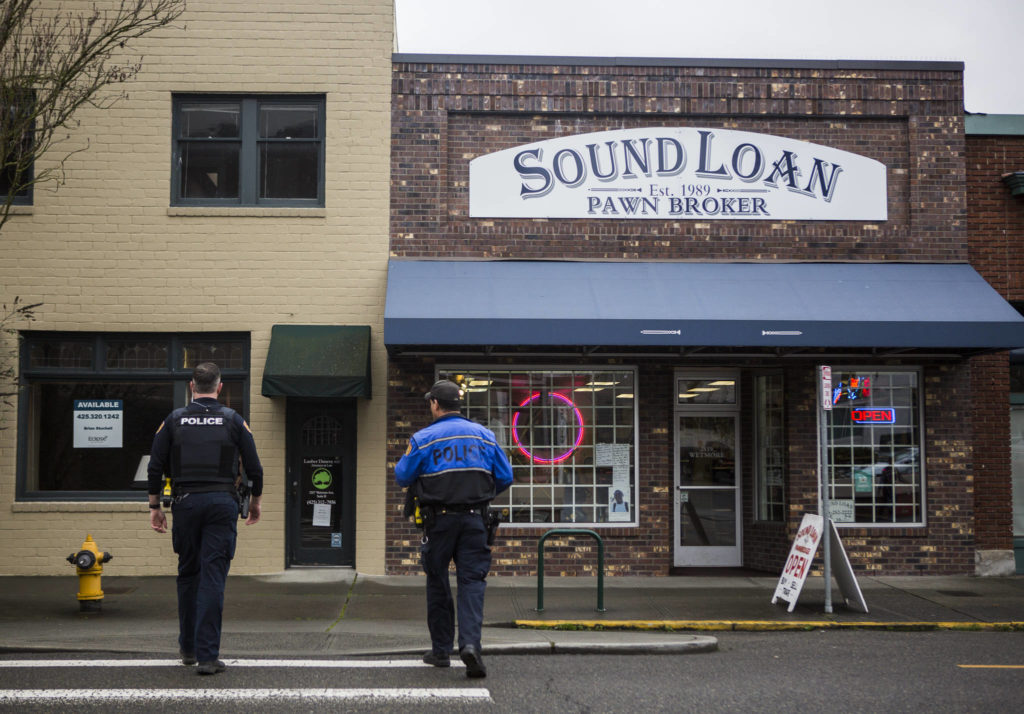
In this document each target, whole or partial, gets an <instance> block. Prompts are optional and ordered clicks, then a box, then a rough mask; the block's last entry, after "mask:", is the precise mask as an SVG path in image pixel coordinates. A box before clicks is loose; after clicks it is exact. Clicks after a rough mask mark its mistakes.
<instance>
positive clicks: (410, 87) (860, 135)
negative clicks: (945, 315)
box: [391, 62, 967, 261]
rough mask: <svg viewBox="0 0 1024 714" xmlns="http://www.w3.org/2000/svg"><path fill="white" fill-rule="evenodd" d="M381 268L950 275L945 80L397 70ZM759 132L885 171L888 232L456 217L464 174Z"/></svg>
mask: <svg viewBox="0 0 1024 714" xmlns="http://www.w3.org/2000/svg"><path fill="white" fill-rule="evenodd" d="M393 76H394V82H393V86H392V91H393V98H392V107H393V111H392V164H391V166H392V178H391V201H392V241H391V250H392V255H395V256H402V257H444V258H452V257H465V258H481V257H484V258H525V259H530V258H553V259H564V258H565V257H567V256H572V257H576V258H590V259H612V260H616V259H628V260H637V259H642V260H663V259H670V260H678V259H681V258H682V259H695V260H696V259H700V260H718V259H722V258H723V257H724V256H728V257H729V258H730V259H750V260H808V259H810V260H822V259H825V260H868V261H882V260H903V261H906V260H926V261H963V260H966V259H967V253H966V245H965V221H964V213H965V210H966V204H965V190H964V186H963V181H962V172H963V161H964V147H963V117H962V106H963V105H962V89H961V82H960V74H959V73H958V72H939V71H930V72H926V71H907V72H895V71H883V70H825V69H821V70H809V69H801V70H783V69H773V70H763V69H753V68H735V69H731V68H698V67H579V66H558V67H545V66H525V65H458V64H440V65H424V64H406V63H402V62H397V63H395V66H394V74H393ZM666 124H671V125H676V126H708V127H723V128H728V129H737V130H748V131H760V132H766V133H771V134H775V135H778V136H784V137H789V138H794V139H802V140H806V141H812V142H816V143H822V144H827V145H831V146H835V147H836V148H841V149H846V150H849V151H853V152H856V153H859V154H862V155H864V156H868V157H870V158H874V159H877V160H879V161H882V162H883V163H885V164H887V166H888V182H889V220H888V221H886V222H880V223H865V222H855V221H801V222H793V221H779V222H773V221H733V222H730V221H705V222H702V221H668V220H666V221H616V220H596V221H587V220H554V221H549V220H520V221H515V220H500V221H495V220H489V219H470V218H468V217H467V212H468V170H469V169H468V165H469V160H470V159H472V158H475V157H476V156H479V155H481V154H484V153H489V152H491V151H497V150H499V149H505V148H508V147H510V146H515V145H518V144H522V143H527V142H532V141H537V140H540V139H550V138H554V137H557V136H563V135H567V134H576V133H583V132H590V131H598V130H606V129H614V128H625V127H643V126H661V125H666Z"/></svg>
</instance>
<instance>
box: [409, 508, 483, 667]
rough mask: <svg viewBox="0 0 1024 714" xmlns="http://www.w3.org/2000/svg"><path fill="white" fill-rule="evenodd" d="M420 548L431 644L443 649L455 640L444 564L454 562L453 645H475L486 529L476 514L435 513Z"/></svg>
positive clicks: (480, 619)
mask: <svg viewBox="0 0 1024 714" xmlns="http://www.w3.org/2000/svg"><path fill="white" fill-rule="evenodd" d="M426 535H427V542H426V543H424V544H423V547H422V548H421V549H420V555H421V560H422V563H423V570H424V572H426V574H427V627H428V628H429V629H430V643H431V648H432V649H433V651H434V652H436V653H439V654H440V653H442V652H443V653H445V654H448V653H449V652H451V650H452V644H453V642H454V640H455V603H454V601H453V599H452V588H451V583H450V582H449V580H448V565H449V564H450V563H451V562H452V561H455V573H456V581H457V583H458V616H459V649H462V648H463V647H465V646H466V645H474V646H475V647H476V648H477V649H478V650H479V648H480V629H481V627H482V626H483V621H484V590H485V589H486V588H487V573H488V571H490V569H491V548H490V546H489V545H487V529H486V528H485V527H484V519H483V518H482V517H481V516H480V514H479V513H439V514H438V515H437V518H436V520H435V521H434V524H433V526H432V527H431V529H430V532H429V533H427V534H426Z"/></svg>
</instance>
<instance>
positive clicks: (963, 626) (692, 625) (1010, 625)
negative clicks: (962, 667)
mask: <svg viewBox="0 0 1024 714" xmlns="http://www.w3.org/2000/svg"><path fill="white" fill-rule="evenodd" d="M512 626H513V627H516V628H520V629H530V630H594V631H599V630H663V631H669V632H674V631H676V630H698V631H706V632H722V631H731V632H802V631H808V630H892V631H923V630H963V631H1002V632H1019V631H1024V622H1016V621H1012V622H976V621H975V622H898V621H894V622H836V621H833V620H805V621H800V622H777V621H774V620H515V621H513V623H512Z"/></svg>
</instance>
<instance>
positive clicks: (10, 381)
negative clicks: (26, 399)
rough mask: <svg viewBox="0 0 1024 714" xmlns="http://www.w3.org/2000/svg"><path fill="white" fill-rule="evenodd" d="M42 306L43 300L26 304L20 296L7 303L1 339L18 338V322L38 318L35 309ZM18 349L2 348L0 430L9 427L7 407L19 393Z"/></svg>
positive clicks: (0, 326) (0, 313) (0, 315)
mask: <svg viewBox="0 0 1024 714" xmlns="http://www.w3.org/2000/svg"><path fill="white" fill-rule="evenodd" d="M40 306H42V303H41V302H37V303H34V304H32V305H25V304H23V303H22V302H21V298H20V297H15V298H14V301H13V302H12V303H11V305H10V306H7V305H6V304H5V305H4V306H3V308H2V309H0V339H2V338H3V337H4V335H11V336H13V337H14V339H15V340H17V339H18V324H19V323H21V322H31V321H32V320H35V319H36V315H35V310H36V308H38V307H40ZM17 356H18V350H17V349H15V350H12V351H7V350H0V431H3V430H4V429H6V428H7V427H6V426H5V425H4V414H3V413H2V411H5V410H6V409H5V408H9V407H11V406H13V402H12V401H11V397H13V396H14V395H15V394H17V393H18V391H17V378H18V368H17V365H16V361H17Z"/></svg>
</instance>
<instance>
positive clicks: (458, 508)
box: [434, 503, 487, 513]
mask: <svg viewBox="0 0 1024 714" xmlns="http://www.w3.org/2000/svg"><path fill="white" fill-rule="evenodd" d="M486 507H487V506H486V505H485V504H481V503H476V504H473V505H470V504H468V503H452V504H448V505H443V506H434V509H435V510H436V511H437V512H438V513H482V512H483V510H484V509H485V508H486Z"/></svg>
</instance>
